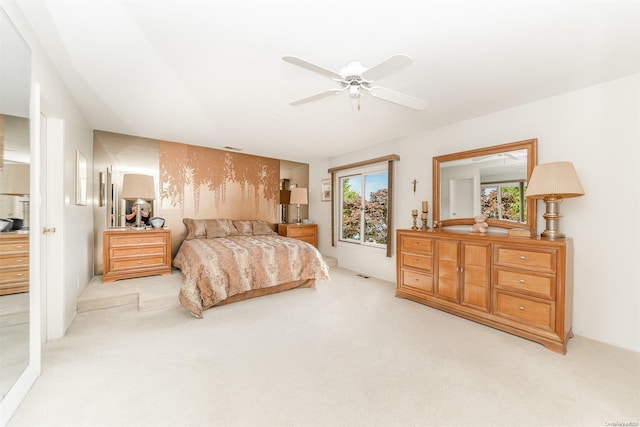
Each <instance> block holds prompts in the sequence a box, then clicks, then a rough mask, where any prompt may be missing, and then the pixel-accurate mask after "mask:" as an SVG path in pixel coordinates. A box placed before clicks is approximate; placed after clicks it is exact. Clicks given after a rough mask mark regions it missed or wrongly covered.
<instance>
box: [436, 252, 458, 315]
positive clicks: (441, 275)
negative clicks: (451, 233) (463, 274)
mask: <svg viewBox="0 0 640 427" xmlns="http://www.w3.org/2000/svg"><path fill="white" fill-rule="evenodd" d="M459 247H460V243H459V242H456V241H448V240H440V241H438V242H437V243H436V266H437V267H436V271H437V273H436V274H437V276H436V277H437V280H436V286H435V295H436V297H438V298H441V299H444V300H447V301H451V302H455V303H458V302H459V301H460V298H459V292H458V277H459V274H458V273H459V272H460V269H459V256H458V252H459Z"/></svg>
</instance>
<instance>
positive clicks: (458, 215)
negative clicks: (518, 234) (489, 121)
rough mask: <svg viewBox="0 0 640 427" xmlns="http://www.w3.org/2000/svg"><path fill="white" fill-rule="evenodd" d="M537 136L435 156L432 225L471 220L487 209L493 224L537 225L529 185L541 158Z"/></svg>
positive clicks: (511, 226)
mask: <svg viewBox="0 0 640 427" xmlns="http://www.w3.org/2000/svg"><path fill="white" fill-rule="evenodd" d="M537 145H538V144H537V139H529V140H524V141H517V142H512V143H508V144H501V145H495V146H491V147H485V148H479V149H474V150H469V151H462V152H458V153H451V154H446V155H442V156H437V157H434V158H433V225H434V228H442V227H446V226H454V225H471V224H473V223H474V217H475V216H476V215H481V214H483V215H485V216H486V217H487V220H486V222H487V223H488V224H489V226H490V227H499V228H507V229H511V228H521V229H529V230H530V232H532V233H535V232H536V227H537V224H536V223H537V211H536V203H527V199H526V198H525V190H526V186H527V182H528V180H529V178H530V177H531V173H532V172H533V168H534V167H535V166H536V164H537Z"/></svg>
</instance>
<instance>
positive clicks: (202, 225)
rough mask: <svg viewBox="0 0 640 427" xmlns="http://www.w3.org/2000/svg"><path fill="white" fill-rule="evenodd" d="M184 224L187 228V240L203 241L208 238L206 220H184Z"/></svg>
mask: <svg viewBox="0 0 640 427" xmlns="http://www.w3.org/2000/svg"><path fill="white" fill-rule="evenodd" d="M182 222H183V223H184V225H186V226H187V236H186V237H185V238H184V239H185V240H191V239H203V238H205V237H207V223H206V220H204V219H192V218H182Z"/></svg>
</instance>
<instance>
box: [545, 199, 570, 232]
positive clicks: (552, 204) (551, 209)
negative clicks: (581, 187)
mask: <svg viewBox="0 0 640 427" xmlns="http://www.w3.org/2000/svg"><path fill="white" fill-rule="evenodd" d="M544 202H545V204H546V207H547V211H546V212H545V213H544V215H543V217H544V219H545V220H546V230H544V231H543V232H542V234H540V236H541V237H544V238H545V239H550V240H554V239H564V237H565V235H564V233H562V232H561V231H560V218H562V215H561V214H560V203H562V199H561V198H559V197H545V198H544Z"/></svg>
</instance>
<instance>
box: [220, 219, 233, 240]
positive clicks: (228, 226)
mask: <svg viewBox="0 0 640 427" xmlns="http://www.w3.org/2000/svg"><path fill="white" fill-rule="evenodd" d="M216 221H218V225H219V226H220V227H222V228H223V229H224V231H225V232H226V233H227V236H237V235H238V230H237V229H236V227H235V226H234V225H233V221H231V220H230V219H217V220H216Z"/></svg>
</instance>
